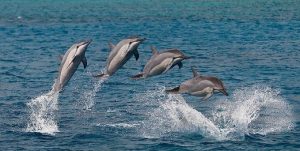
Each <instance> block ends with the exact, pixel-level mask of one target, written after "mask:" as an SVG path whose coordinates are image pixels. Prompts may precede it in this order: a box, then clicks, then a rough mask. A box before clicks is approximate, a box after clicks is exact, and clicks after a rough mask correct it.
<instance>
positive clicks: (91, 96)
mask: <svg viewBox="0 0 300 151" xmlns="http://www.w3.org/2000/svg"><path fill="white" fill-rule="evenodd" d="M107 79H108V77H104V78H101V79H100V80H98V81H97V82H95V83H94V84H93V89H92V90H87V91H85V92H84V93H83V95H82V97H81V99H80V100H81V102H80V105H82V106H83V107H82V108H83V109H84V110H91V108H92V107H93V106H94V105H95V96H96V93H97V92H98V91H99V90H100V89H101V86H102V84H103V83H104V82H105V81H106V80H107Z"/></svg>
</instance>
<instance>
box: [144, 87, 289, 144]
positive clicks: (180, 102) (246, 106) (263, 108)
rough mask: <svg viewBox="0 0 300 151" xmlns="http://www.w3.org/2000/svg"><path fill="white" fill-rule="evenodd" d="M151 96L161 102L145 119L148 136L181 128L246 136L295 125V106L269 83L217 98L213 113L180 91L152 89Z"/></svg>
mask: <svg viewBox="0 0 300 151" xmlns="http://www.w3.org/2000/svg"><path fill="white" fill-rule="evenodd" d="M149 95H150V94H149ZM154 95H156V96H159V97H154ZM143 96H146V97H147V95H143ZM151 96H153V97H152V98H158V99H155V100H149V98H145V100H147V101H152V102H153V101H154V102H156V103H158V104H159V105H158V106H156V107H154V109H153V110H150V111H149V112H148V114H147V115H146V116H147V118H146V120H144V121H143V122H142V123H143V124H142V126H141V129H140V132H141V134H142V135H143V136H144V137H147V138H153V137H154V138H155V137H161V136H164V135H167V134H168V133H172V132H181V133H200V134H201V135H203V136H204V137H212V138H215V139H217V140H228V139H229V140H231V139H244V137H245V135H249V134H261V135H266V134H268V133H272V132H283V131H286V130H290V129H291V128H293V116H292V113H291V107H290V106H289V105H288V104H287V103H286V101H285V100H284V99H283V98H282V97H280V96H279V91H277V90H273V89H271V88H269V87H258V86H253V87H249V88H244V89H240V90H236V91H235V92H234V93H233V97H232V98H230V99H228V100H221V101H217V102H216V105H215V107H212V115H211V116H205V115H203V114H202V113H201V112H199V111H197V110H195V109H194V108H192V107H191V106H189V105H188V104H187V103H186V102H185V100H184V98H183V97H181V96H180V95H167V94H164V93H163V91H161V90H159V91H157V92H156V93H153V92H152V93H151ZM140 97H141V98H142V96H140ZM141 98H140V99H141Z"/></svg>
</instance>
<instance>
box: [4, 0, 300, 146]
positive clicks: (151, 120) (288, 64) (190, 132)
mask: <svg viewBox="0 0 300 151" xmlns="http://www.w3.org/2000/svg"><path fill="white" fill-rule="evenodd" d="M299 8H300V2H299V1H297V0H295V1H293V0H291V1H279V0H278V1H277V0H271V1H265V0H263V1H256V0H255V1H250V2H247V1H226V2H224V1H187V2H181V1H177V0H174V1H169V0H167V1H159V0H153V1H150V0H149V1H148V0H147V1H135V0H130V1H121V0H120V1H113V2H110V1H98V2H94V1H90V0H76V1H71V0H66V1H61V2H59V1H54V2H53V1H21V0H19V1H18V0H15V1H8V0H2V1H1V4H0V10H1V12H0V39H1V40H0V47H1V49H0V50H1V57H0V74H1V78H0V79H1V81H0V120H1V121H0V148H1V150H4V149H6V150H242V149H246V150H275V149H276V150H297V149H298V148H299V147H300V143H299V139H300V133H299V131H300V116H299V113H300V109H299V108H300V102H299V100H300V92H299V90H300V84H299V81H300V47H299V46H300V11H299ZM131 35H140V36H142V37H145V38H147V40H146V41H145V42H144V43H143V44H142V45H140V47H139V52H140V59H139V61H137V62H136V61H135V60H134V59H131V60H130V61H129V62H127V64H126V65H125V66H124V67H123V68H122V69H120V70H119V71H118V72H117V73H116V74H115V75H113V76H112V77H110V78H108V79H106V80H102V81H101V80H98V79H94V78H92V75H94V74H97V73H99V72H100V71H101V70H103V68H104V67H105V62H106V58H107V55H108V53H109V49H108V44H107V43H108V42H109V41H111V42H113V43H117V42H118V41H120V40H122V39H124V38H126V37H128V36H131ZM90 38H91V39H93V42H92V43H91V44H90V46H89V48H88V50H87V52H86V57H87V60H88V67H87V69H86V70H84V69H83V66H82V65H80V66H79V68H78V70H77V72H76V73H75V75H74V76H73V77H72V79H71V80H70V81H69V84H68V85H67V86H66V87H65V90H64V91H63V92H62V93H61V94H59V95H58V94H56V95H51V96H49V95H47V93H48V92H49V91H50V90H51V87H52V85H53V83H54V80H55V78H56V76H57V74H58V72H57V71H58V66H59V59H58V56H59V55H61V54H64V53H65V51H66V50H67V49H68V48H69V47H70V46H71V45H72V44H73V43H75V42H78V41H80V40H83V39H90ZM152 45H153V46H156V47H157V48H158V49H166V48H178V49H180V50H182V51H183V52H184V53H185V54H187V55H188V56H192V57H193V59H191V60H187V61H185V62H184V67H183V68H182V69H180V70H179V69H177V68H174V69H172V70H171V71H169V72H168V73H166V74H164V75H161V76H157V77H152V78H149V79H145V80H140V81H134V80H131V79H130V78H129V77H130V76H132V75H135V74H137V73H138V72H140V71H141V70H142V68H143V66H144V65H145V64H146V62H147V60H148V59H149V58H150V56H151V51H150V46H152ZM191 66H196V67H197V68H198V70H199V71H200V73H201V74H203V75H213V76H216V77H219V78H220V79H222V81H223V83H224V85H225V87H226V88H227V89H228V92H229V94H230V95H229V96H228V97H226V96H223V95H221V94H215V95H214V96H213V97H212V98H211V99H209V100H208V101H202V100H201V99H200V98H197V97H193V96H189V95H167V94H165V93H164V89H166V88H173V87H175V86H177V85H179V84H180V83H181V82H183V81H185V80H187V79H189V78H191V77H192V72H191V69H190V67H191Z"/></svg>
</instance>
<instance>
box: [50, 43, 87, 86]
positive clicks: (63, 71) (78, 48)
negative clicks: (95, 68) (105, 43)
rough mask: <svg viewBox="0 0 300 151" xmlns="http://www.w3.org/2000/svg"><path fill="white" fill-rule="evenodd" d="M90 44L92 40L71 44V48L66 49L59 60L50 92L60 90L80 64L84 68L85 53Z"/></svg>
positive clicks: (85, 64)
mask: <svg viewBox="0 0 300 151" xmlns="http://www.w3.org/2000/svg"><path fill="white" fill-rule="evenodd" d="M91 42H92V40H87V41H82V42H79V43H76V44H73V45H72V47H70V48H69V49H68V51H67V52H66V53H65V55H64V56H63V57H62V58H61V64H60V67H59V73H58V77H57V79H56V81H55V84H54V85H53V90H52V91H54V92H59V91H61V90H62V88H63V87H64V86H65V85H66V84H67V83H68V81H69V80H70V79H71V77H72V76H73V74H74V73H75V71H76V70H77V68H78V66H79V64H80V62H82V63H83V67H84V68H86V66H87V60H86V57H85V51H86V49H87V47H88V45H89V44H90V43H91Z"/></svg>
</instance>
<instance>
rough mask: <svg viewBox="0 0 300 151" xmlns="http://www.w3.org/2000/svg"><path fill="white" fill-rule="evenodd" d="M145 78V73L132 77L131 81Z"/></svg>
mask: <svg viewBox="0 0 300 151" xmlns="http://www.w3.org/2000/svg"><path fill="white" fill-rule="evenodd" d="M143 76H144V74H143V73H139V74H137V75H135V76H132V77H131V79H134V80H138V79H141V78H143Z"/></svg>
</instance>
